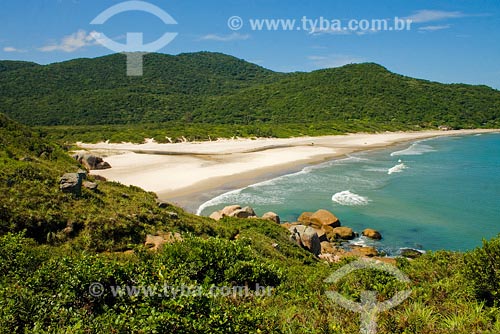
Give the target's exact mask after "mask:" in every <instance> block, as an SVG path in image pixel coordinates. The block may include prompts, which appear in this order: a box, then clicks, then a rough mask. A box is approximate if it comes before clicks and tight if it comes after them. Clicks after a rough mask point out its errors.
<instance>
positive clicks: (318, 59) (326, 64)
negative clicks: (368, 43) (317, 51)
mask: <svg viewBox="0 0 500 334" xmlns="http://www.w3.org/2000/svg"><path fill="white" fill-rule="evenodd" d="M307 59H309V60H310V61H311V63H312V65H314V67H316V68H330V67H340V66H344V65H347V64H353V63H362V62H364V61H365V60H364V59H363V58H360V57H354V56H348V55H340V54H336V55H328V56H314V55H313V56H309V57H307Z"/></svg>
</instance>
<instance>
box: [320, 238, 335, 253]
mask: <svg viewBox="0 0 500 334" xmlns="http://www.w3.org/2000/svg"><path fill="white" fill-rule="evenodd" d="M321 253H322V254H335V253H337V249H336V248H335V247H333V245H332V244H331V243H329V242H328V241H323V242H321Z"/></svg>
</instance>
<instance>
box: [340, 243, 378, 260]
mask: <svg viewBox="0 0 500 334" xmlns="http://www.w3.org/2000/svg"><path fill="white" fill-rule="evenodd" d="M347 255H353V256H361V257H374V256H378V255H379V253H378V251H377V249H376V248H375V247H371V246H352V251H351V252H348V253H347Z"/></svg>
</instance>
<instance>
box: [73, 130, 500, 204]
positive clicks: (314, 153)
mask: <svg viewBox="0 0 500 334" xmlns="http://www.w3.org/2000/svg"><path fill="white" fill-rule="evenodd" d="M493 131H498V130H457V131H419V132H387V133H379V134H365V133H358V134H349V135H340V136H324V137H300V138H287V139H270V138H261V139H255V140H251V139H235V140H226V139H223V140H217V141H211V142H186V143H173V144H158V143H155V142H153V141H150V140H149V141H147V142H146V143H144V144H131V143H121V144H109V143H98V144H85V143H78V146H79V147H81V148H82V149H84V150H86V151H89V152H91V153H94V154H97V155H100V156H102V157H104V160H105V161H107V162H109V163H110V164H111V166H112V168H111V169H107V170H99V171H92V174H98V175H101V176H104V177H105V178H107V179H108V180H110V181H117V182H120V183H122V184H125V185H135V186H138V187H141V188H143V189H145V190H148V191H153V192H155V193H157V194H158V196H159V197H160V199H162V200H165V201H171V202H174V203H176V204H178V205H181V206H184V207H186V206H189V205H188V204H187V203H188V202H192V201H194V200H195V198H196V197H199V196H200V195H201V194H204V193H213V192H214V191H215V190H217V189H225V190H228V189H229V188H231V187H233V188H236V187H242V186H246V185H249V184H252V183H255V182H256V181H261V180H264V179H265V178H266V177H268V178H269V177H270V176H271V175H279V174H280V173H281V174H284V173H287V172H290V171H294V170H298V169H300V168H302V167H303V166H304V165H308V164H315V163H320V162H323V161H325V160H330V159H334V158H337V157H341V156H344V155H346V154H349V153H353V152H357V151H361V150H371V149H377V148H383V147H386V146H389V145H394V144H398V143H402V142H405V141H412V140H418V139H424V138H431V137H436V136H450V135H464V134H472V133H483V132H493ZM205 199H207V198H205Z"/></svg>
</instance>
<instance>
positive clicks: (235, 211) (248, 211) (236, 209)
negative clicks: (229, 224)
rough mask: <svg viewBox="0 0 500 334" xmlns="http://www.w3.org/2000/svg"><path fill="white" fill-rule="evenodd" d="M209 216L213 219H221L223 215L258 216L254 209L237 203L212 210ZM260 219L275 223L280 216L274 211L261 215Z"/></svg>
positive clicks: (237, 216)
mask: <svg viewBox="0 0 500 334" xmlns="http://www.w3.org/2000/svg"><path fill="white" fill-rule="evenodd" d="M209 217H210V218H212V219H215V220H221V219H222V218H224V217H235V218H258V217H257V215H256V214H255V211H254V210H253V209H252V208H251V207H249V206H246V207H244V208H242V207H241V206H239V205H229V206H226V207H225V208H224V209H222V210H219V211H214V212H212V214H211V215H210V216H209ZM262 219H265V220H269V221H273V222H275V223H277V224H279V223H280V217H279V216H278V215H277V214H276V213H274V212H267V213H265V214H264V215H263V216H262Z"/></svg>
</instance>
